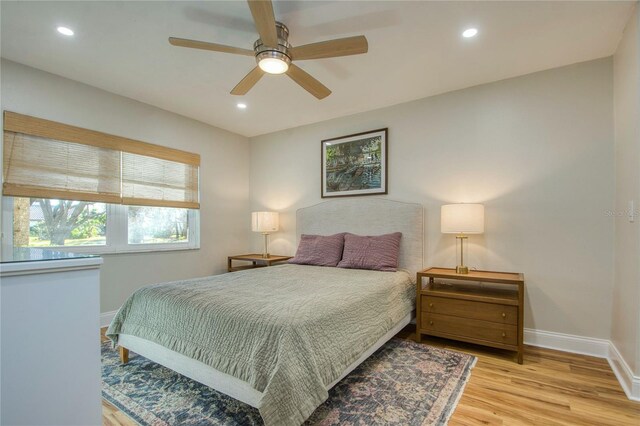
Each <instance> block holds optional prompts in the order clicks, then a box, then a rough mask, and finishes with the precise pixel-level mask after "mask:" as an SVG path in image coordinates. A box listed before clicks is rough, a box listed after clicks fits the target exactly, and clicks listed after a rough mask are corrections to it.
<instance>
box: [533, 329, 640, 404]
mask: <svg viewBox="0 0 640 426" xmlns="http://www.w3.org/2000/svg"><path fill="white" fill-rule="evenodd" d="M524 343H526V344H527V345H532V346H539V347H541V348H547V349H555V350H558V351H563V352H571V353H576V354H582V355H589V356H594V357H598V358H606V359H607V361H609V365H610V366H611V369H612V370H613V373H614V374H615V375H616V378H617V379H618V382H620V386H622V389H623V390H624V393H625V394H627V398H629V399H630V400H633V401H640V377H638V376H635V375H634V374H633V372H632V371H631V368H629V365H628V364H627V362H626V361H625V360H624V358H623V357H622V355H620V352H618V349H617V348H616V347H615V345H614V344H613V343H612V342H611V341H609V340H605V339H596V338H593V337H583V336H575V335H572V334H564V333H555V332H552V331H543V330H534V329H531V328H525V329H524Z"/></svg>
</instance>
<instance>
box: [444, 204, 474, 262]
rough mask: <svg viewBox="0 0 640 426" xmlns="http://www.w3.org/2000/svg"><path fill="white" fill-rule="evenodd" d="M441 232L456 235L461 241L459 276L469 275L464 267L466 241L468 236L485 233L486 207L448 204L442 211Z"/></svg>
mask: <svg viewBox="0 0 640 426" xmlns="http://www.w3.org/2000/svg"><path fill="white" fill-rule="evenodd" d="M440 230H441V232H442V233H443V234H456V239H459V240H460V264H459V265H458V266H456V273H457V274H468V273H469V268H468V267H466V266H465V265H464V240H466V239H467V234H482V233H483V232H484V206H483V205H482V204H446V205H444V206H442V208H441V210H440Z"/></svg>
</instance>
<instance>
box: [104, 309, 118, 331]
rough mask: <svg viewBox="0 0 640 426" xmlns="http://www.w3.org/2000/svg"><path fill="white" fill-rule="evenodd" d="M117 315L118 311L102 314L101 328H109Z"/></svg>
mask: <svg viewBox="0 0 640 426" xmlns="http://www.w3.org/2000/svg"><path fill="white" fill-rule="evenodd" d="M117 313H118V311H111V312H103V313H101V314H100V328H102V327H108V326H109V324H111V320H113V317H115V316H116V314H117Z"/></svg>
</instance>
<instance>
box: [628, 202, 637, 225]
mask: <svg viewBox="0 0 640 426" xmlns="http://www.w3.org/2000/svg"><path fill="white" fill-rule="evenodd" d="M627 215H628V217H629V223H633V222H635V221H636V208H635V202H634V201H633V200H631V201H629V210H628V212H627Z"/></svg>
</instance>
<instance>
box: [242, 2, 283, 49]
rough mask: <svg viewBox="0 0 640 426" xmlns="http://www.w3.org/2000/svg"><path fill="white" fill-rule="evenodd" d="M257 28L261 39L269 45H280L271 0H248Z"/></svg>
mask: <svg viewBox="0 0 640 426" xmlns="http://www.w3.org/2000/svg"><path fill="white" fill-rule="evenodd" d="M247 1H248V3H249V9H251V15H253V21H254V22H255V23H256V29H257V30H258V34H260V39H261V40H262V42H263V43H264V44H266V45H267V46H269V47H277V46H278V32H277V31H276V18H275V16H274V14H273V4H272V3H271V0H247Z"/></svg>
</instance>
